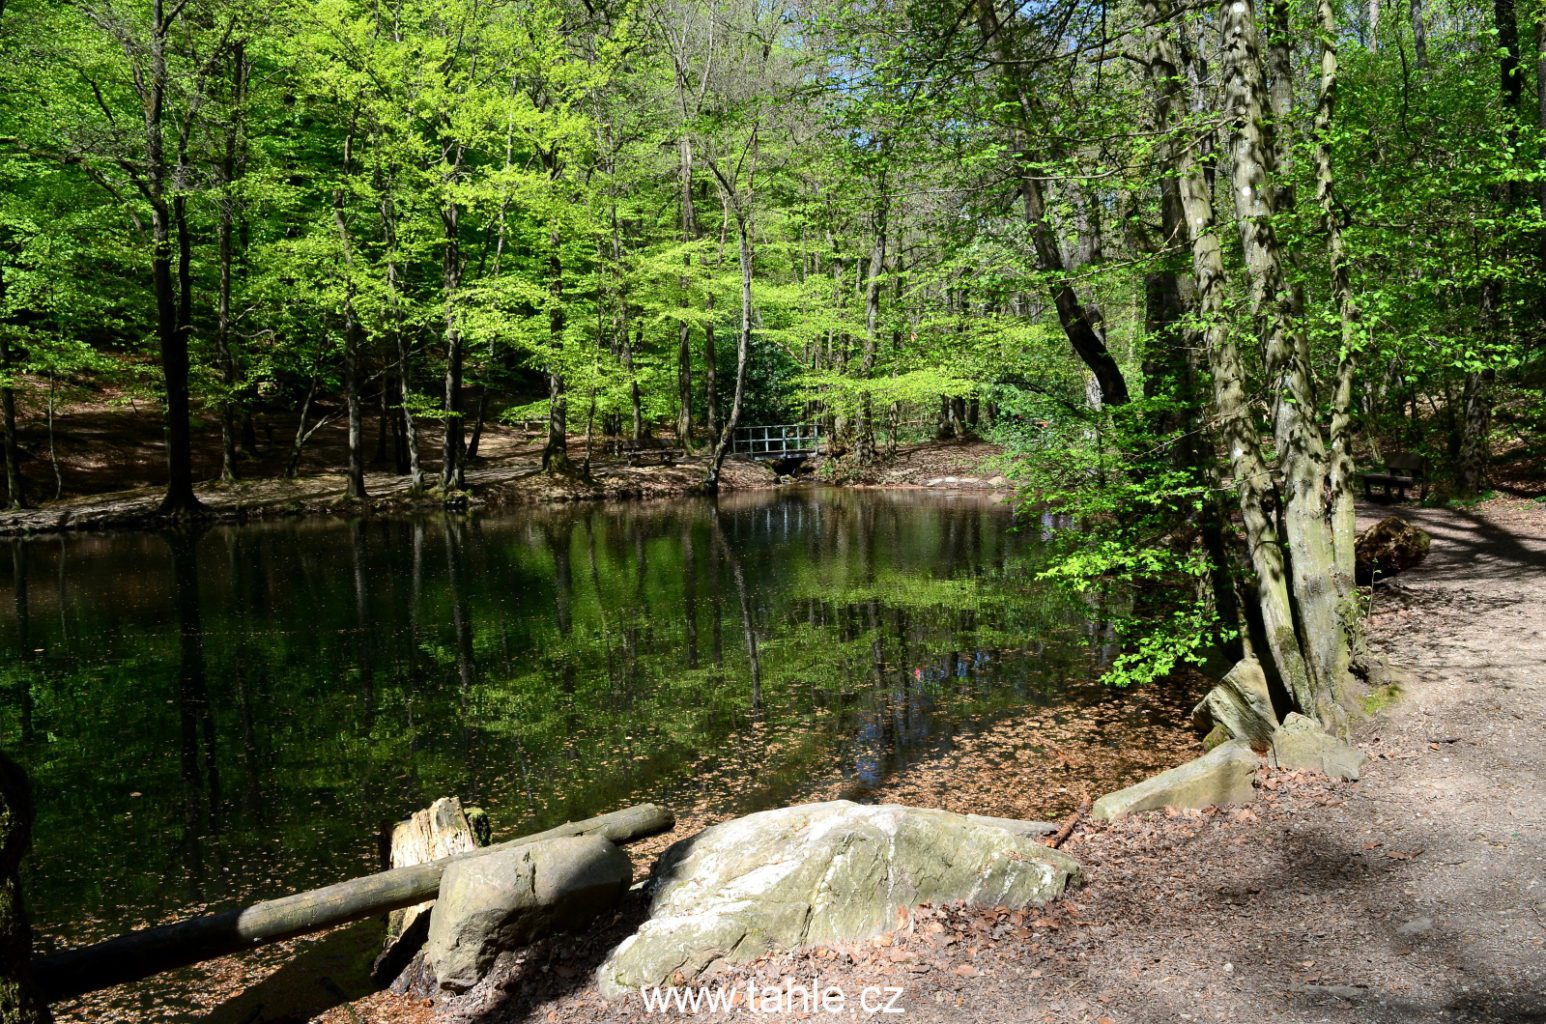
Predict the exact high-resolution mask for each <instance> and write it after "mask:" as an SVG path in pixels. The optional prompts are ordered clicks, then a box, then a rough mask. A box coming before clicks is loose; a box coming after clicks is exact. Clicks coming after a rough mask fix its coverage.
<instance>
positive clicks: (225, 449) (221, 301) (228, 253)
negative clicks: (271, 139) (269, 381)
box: [215, 40, 247, 483]
mask: <svg viewBox="0 0 1546 1024" xmlns="http://www.w3.org/2000/svg"><path fill="white" fill-rule="evenodd" d="M246 98H247V50H246V45H245V43H243V42H242V41H240V40H238V41H237V42H235V43H233V44H232V45H231V119H230V123H229V124H228V125H227V126H226V132H225V148H224V150H223V152H222V153H221V157H220V184H221V186H222V194H221V196H220V200H219V210H218V213H217V218H218V219H217V220H216V223H215V244H216V247H217V249H218V252H219V256H218V258H219V263H220V286H219V296H218V299H217V308H216V320H215V354H216V357H217V358H218V360H219V362H220V377H221V383H222V385H223V386H224V388H225V393H224V394H223V395H222V396H221V399H220V479H221V480H222V481H225V482H226V483H230V482H231V481H232V480H235V479H236V440H237V438H236V434H237V424H236V397H235V396H236V388H237V383H238V380H239V375H240V374H239V370H238V367H237V361H236V354H235V352H234V351H233V347H232V337H231V335H232V313H231V287H232V277H233V270H234V263H235V246H234V236H235V227H236V203H237V200H236V197H235V196H234V195H232V188H233V186H234V185H235V183H236V180H237V178H238V176H239V174H240V170H241V168H242V166H243V164H244V163H245V161H244V160H243V159H242V156H241V152H242V149H243V146H244V143H243V141H242V125H243V118H244V116H245V112H246V109H245V108H246Z"/></svg>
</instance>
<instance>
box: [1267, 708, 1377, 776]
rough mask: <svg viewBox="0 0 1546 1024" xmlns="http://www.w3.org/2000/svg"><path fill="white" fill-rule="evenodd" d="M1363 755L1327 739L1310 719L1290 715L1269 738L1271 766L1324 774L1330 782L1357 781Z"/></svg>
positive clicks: (1298, 715) (1356, 750)
mask: <svg viewBox="0 0 1546 1024" xmlns="http://www.w3.org/2000/svg"><path fill="white" fill-rule="evenodd" d="M1366 760H1367V758H1366V757H1364V753H1363V751H1361V750H1359V749H1358V748H1357V747H1353V746H1349V745H1348V744H1346V743H1343V742H1342V741H1341V740H1339V739H1337V738H1336V737H1335V736H1332V735H1329V734H1328V733H1327V732H1326V731H1325V730H1324V729H1322V728H1321V727H1320V726H1319V725H1318V724H1317V723H1316V722H1315V720H1314V719H1311V718H1306V717H1305V716H1303V715H1301V714H1299V713H1297V712H1293V713H1290V714H1289V716H1288V717H1287V718H1285V719H1284V720H1283V724H1282V726H1280V727H1279V728H1278V731H1277V732H1276V733H1274V734H1273V737H1272V763H1273V764H1275V765H1277V766H1278V767H1279V768H1290V769H1293V770H1295V771H1315V772H1324V773H1325V774H1327V775H1329V776H1331V777H1332V778H1334V779H1355V780H1356V779H1357V778H1358V772H1359V769H1361V768H1362V767H1363V763H1364V761H1366Z"/></svg>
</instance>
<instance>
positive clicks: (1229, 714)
mask: <svg viewBox="0 0 1546 1024" xmlns="http://www.w3.org/2000/svg"><path fill="white" fill-rule="evenodd" d="M1192 724H1193V725H1195V726H1196V727H1197V728H1198V730H1199V731H1201V732H1205V733H1209V734H1210V735H1211V734H1212V732H1211V731H1212V730H1215V729H1222V730H1223V732H1224V733H1225V734H1226V735H1227V737H1228V738H1229V739H1236V740H1245V741H1246V742H1247V743H1249V744H1250V745H1251V748H1252V749H1253V750H1257V751H1259V752H1261V753H1266V752H1267V748H1268V747H1270V746H1271V745H1272V734H1273V732H1275V731H1276V730H1277V727H1278V716H1277V713H1276V712H1275V711H1273V710H1272V694H1271V693H1270V692H1268V690H1267V676H1266V674H1265V673H1263V672H1262V668H1261V662H1259V661H1257V660H1256V659H1255V658H1242V659H1240V661H1238V662H1236V663H1235V667H1234V668H1232V669H1230V670H1229V671H1228V672H1227V673H1226V674H1225V676H1224V678H1223V679H1221V680H1220V681H1219V684H1218V685H1217V686H1215V687H1214V688H1213V689H1211V690H1209V691H1208V695H1207V696H1206V697H1204V698H1203V699H1202V701H1201V702H1200V703H1199V704H1198V705H1197V706H1196V707H1195V708H1193V709H1192ZM1212 745H1213V744H1210V746H1212Z"/></svg>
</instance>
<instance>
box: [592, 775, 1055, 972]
mask: <svg viewBox="0 0 1546 1024" xmlns="http://www.w3.org/2000/svg"><path fill="white" fill-rule="evenodd" d="M1023 825H1025V823H1017V822H1002V821H999V820H998V819H990V818H981V817H977V816H975V815H973V816H967V815H960V814H951V813H949V812H947V811H935V810H923V809H919V808H913V807H897V806H890V805H886V806H878V807H876V806H864V805H860V804H855V803H851V802H849V801H846V800H839V801H834V802H832V803H823V804H805V805H802V806H798V807H786V808H781V809H779V810H773V811H763V812H761V813H759V814H752V815H748V816H747V817H744V818H738V819H736V820H734V821H728V822H725V823H724V824H721V825H716V826H714V827H713V828H709V829H705V830H704V831H703V832H701V833H699V834H698V835H696V836H694V837H692V838H690V839H686V840H683V841H682V842H680V843H677V844H676V845H675V846H673V847H671V849H669V850H667V851H666V853H665V854H664V855H663V856H662V858H661V861H660V865H659V867H658V869H657V874H656V880H655V892H654V896H653V899H652V901H651V904H650V917H649V920H647V921H646V922H645V923H644V925H643V926H642V927H641V928H640V929H639V931H638V932H636V933H635V934H634V935H632V936H630V937H629V938H628V939H626V940H624V941H623V943H622V944H621V945H619V946H618V947H617V949H615V950H613V951H612V954H611V956H609V957H608V958H607V961H606V962H605V963H604V964H603V965H602V966H601V969H600V971H599V972H598V975H597V981H598V984H599V986H600V988H601V991H602V992H603V993H604V994H606V995H607V996H609V997H614V996H618V995H621V994H623V993H625V992H629V991H638V989H640V988H642V987H648V986H654V985H662V984H673V983H678V976H680V978H681V979H684V980H687V981H690V980H692V979H693V978H696V977H699V976H700V975H703V974H705V973H712V972H713V970H714V969H715V968H716V967H718V966H719V965H721V964H726V963H737V962H744V961H747V960H751V959H754V958H755V957H757V956H759V955H761V954H762V953H764V952H767V951H769V950H775V949H780V950H782V949H796V948H799V947H802V946H813V945H829V944H835V943H841V942H846V941H851V940H854V939H859V938H863V937H865V936H868V935H874V934H877V933H879V932H883V931H887V930H890V929H893V928H896V927H897V926H898V925H899V924H901V923H903V922H905V920H906V919H907V908H909V907H913V906H916V905H918V904H920V903H935V902H943V901H949V900H965V901H967V902H970V903H975V904H981V905H985V906H1010V907H1027V906H1036V905H1040V904H1044V903H1047V902H1048V901H1050V900H1053V899H1056V898H1057V897H1058V896H1059V895H1061V894H1062V892H1063V889H1064V887H1065V886H1066V885H1067V884H1068V883H1069V880H1070V879H1077V878H1078V877H1079V876H1080V869H1079V865H1078V862H1076V861H1075V860H1074V859H1073V858H1072V857H1069V856H1068V855H1067V854H1064V853H1060V852H1058V851H1056V850H1053V849H1049V848H1048V847H1047V846H1045V845H1044V844H1043V843H1042V842H1040V841H1039V839H1038V838H1037V837H1038V836H1040V835H1041V834H1043V833H1044V832H1045V831H1046V828H1047V826H1045V825H1042V824H1040V823H1029V827H1022V826H1023ZM1027 833H1029V834H1027Z"/></svg>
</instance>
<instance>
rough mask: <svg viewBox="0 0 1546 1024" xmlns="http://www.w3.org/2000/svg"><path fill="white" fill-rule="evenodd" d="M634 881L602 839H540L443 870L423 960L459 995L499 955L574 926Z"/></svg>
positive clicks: (441, 982) (621, 859) (614, 850)
mask: <svg viewBox="0 0 1546 1024" xmlns="http://www.w3.org/2000/svg"><path fill="white" fill-rule="evenodd" d="M632 878H633V870H632V867H631V866H630V865H629V863H628V857H627V856H626V855H625V854H624V853H623V851H621V850H619V849H618V848H617V847H616V846H614V845H612V844H611V843H610V842H608V841H607V840H605V839H603V838H601V837H600V836H569V837H565V838H561V839H546V840H543V841H542V842H538V843H532V844H531V845H529V846H518V847H516V848H515V849H512V850H503V851H500V852H498V853H489V854H484V855H483V856H481V857H472V858H469V859H467V860H461V861H456V862H454V863H452V864H450V865H448V866H447V867H446V871H445V875H444V876H442V877H441V880H440V894H439V897H438V898H437V899H436V900H435V908H434V910H433V911H431V912H430V919H429V938H428V940H427V941H426V942H425V944H424V961H425V965H426V966H427V967H428V969H429V972H430V974H432V975H433V976H434V978H435V981H436V982H437V983H438V984H439V985H440V987H441V988H444V989H448V990H450V991H452V992H465V991H467V990H468V989H469V988H471V987H472V986H474V985H476V984H477V983H478V982H479V981H481V980H482V979H483V977H484V976H485V975H486V974H488V971H489V968H490V967H492V966H493V964H494V959H495V958H496V957H497V956H498V955H499V954H500V953H502V952H505V951H507V950H510V949H514V948H516V947H517V946H522V945H525V944H526V943H529V942H532V941H534V940H536V939H539V938H541V937H543V936H544V935H548V934H550V933H552V932H555V931H563V930H568V929H574V928H580V927H583V926H584V925H586V924H589V923H590V922H591V921H592V920H593V919H594V918H595V917H596V915H597V914H599V913H601V912H602V911H604V910H606V909H608V908H609V907H612V906H614V905H615V904H616V903H617V902H618V900H619V899H621V898H622V895H623V893H624V892H625V891H627V889H628V883H629V882H630V881H631V880H632Z"/></svg>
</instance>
